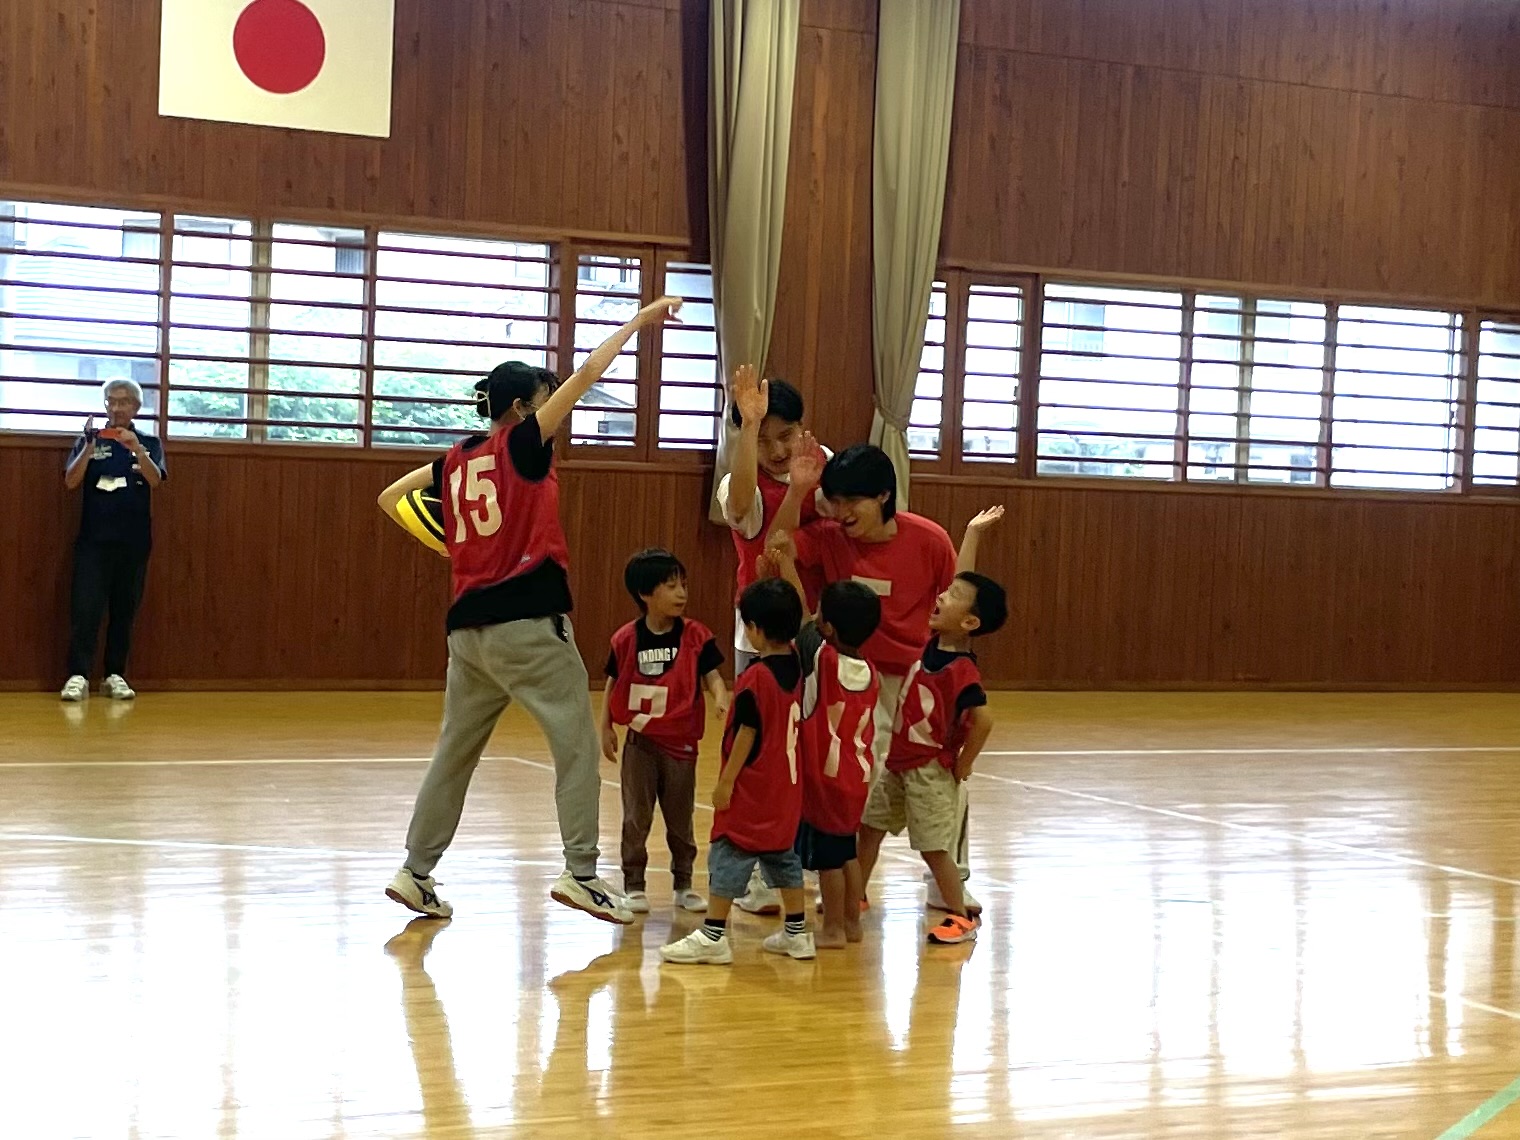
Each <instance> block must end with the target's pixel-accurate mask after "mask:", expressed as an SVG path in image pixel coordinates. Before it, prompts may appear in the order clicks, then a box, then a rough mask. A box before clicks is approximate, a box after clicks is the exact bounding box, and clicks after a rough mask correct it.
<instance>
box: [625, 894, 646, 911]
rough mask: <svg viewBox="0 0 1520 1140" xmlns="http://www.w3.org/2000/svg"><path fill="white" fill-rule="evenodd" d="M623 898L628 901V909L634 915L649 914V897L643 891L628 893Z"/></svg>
mask: <svg viewBox="0 0 1520 1140" xmlns="http://www.w3.org/2000/svg"><path fill="white" fill-rule="evenodd" d="M623 897H624V898H625V899H627V900H628V909H629V910H631V911H633V913H634V914H648V913H649V896H648V895H646V894H645V893H644V892H643V891H629V892H628V893H627V894H626V895H624V896H623Z"/></svg>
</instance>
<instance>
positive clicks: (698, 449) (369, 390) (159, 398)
mask: <svg viewBox="0 0 1520 1140" xmlns="http://www.w3.org/2000/svg"><path fill="white" fill-rule="evenodd" d="M0 198H3V199H4V200H6V201H12V200H13V201H15V202H17V203H18V204H28V205H33V206H36V207H38V208H39V209H44V208H48V207H81V208H94V209H103V210H109V211H118V212H121V213H127V214H140V215H145V218H144V219H143V220H142V222H147V224H142V222H140V223H139V224H135V225H132V224H129V223H128V222H123V223H121V225H120V226H119V227H117V228H118V231H119V232H120V233H122V235H123V241H124V242H125V241H127V240H128V237H127V233H128V230H131V231H132V232H133V233H136V232H139V231H141V232H144V233H148V234H153V235H155V236H156V238H157V240H158V242H159V248H158V256H157V257H156V258H143V257H140V256H137V254H138V253H139V252H140V251H138V250H136V249H132V250H129V251H126V252H123V253H122V254H121V255H119V256H117V257H109V258H108V257H104V256H101V255H95V254H86V253H74V252H68V251H64V252H61V253H59V254H58V255H57V256H59V257H67V258H73V259H76V260H77V259H81V258H83V259H85V260H91V261H108V262H115V263H123V264H145V265H147V266H149V267H150V269H149V271H150V272H151V273H153V274H154V276H155V280H154V285H153V288H151V289H146V291H143V290H138V291H136V292H142V295H143V296H144V297H146V298H151V301H150V302H149V303H150V304H151V305H153V306H155V308H154V309H153V311H154V314H155V316H154V319H153V320H152V321H151V323H145V324H144V325H143V327H144V328H145V329H151V330H153V333H154V334H155V335H156V338H157V343H156V346H155V348H154V350H153V351H152V352H151V354H144V362H145V363H151V367H152V375H153V377H154V380H153V381H152V385H151V387H152V388H153V400H154V401H155V403H154V404H152V405H151V406H152V411H151V412H150V413H149V414H148V415H147V416H145V417H144V420H145V422H146V421H147V420H149V419H151V421H152V423H153V425H154V430H155V431H156V432H157V433H158V435H159V436H160V438H170V439H172V441H173V443H174V445H175V446H176V447H181V448H183V447H187V446H188V447H192V448H196V449H202V448H209V449H220V448H225V447H229V446H231V447H234V448H248V447H255V448H278V449H280V450H283V451H291V450H292V449H299V450H305V451H309V450H313V449H315V450H339V451H343V452H345V453H347V454H350V455H353V454H356V453H360V452H363V453H366V454H369V453H373V454H374V455H375V456H376V457H383V456H387V455H389V454H391V453H393V452H394V453H405V452H408V451H412V452H417V451H431V450H436V447H434V446H433V445H429V444H414V443H392V442H389V441H388V440H377V436H378V435H383V434H384V433H385V431H386V429H385V428H384V427H382V426H380V425H377V424H376V422H375V419H376V402H377V400H381V399H386V398H387V397H381V396H379V395H377V392H376V388H377V375H378V374H379V373H381V372H384V371H385V369H384V368H382V367H381V366H379V365H378V364H377V355H378V353H377V341H376V336H377V333H378V330H377V325H378V315H379V313H380V312H381V311H382V309H383V306H381V305H380V304H379V289H380V284H381V281H382V278H381V275H380V273H379V262H380V253H381V252H382V249H383V246H384V242H383V236H384V235H389V234H402V235H405V234H415V235H418V236H424V237H433V236H436V237H440V238H460V239H465V240H469V239H475V240H483V241H496V242H516V243H523V244H532V245H542V246H546V247H547V249H548V266H549V280H548V286H547V293H548V298H549V304H548V333H547V343H546V346H545V355H546V359H547V363H548V366H549V367H550V368H551V369H553V370H555V371H556V372H557V373H559V374H560V375H562V376H568V373H569V371H570V368H569V364H570V362H571V361H573V359H574V340H575V323H576V322H575V317H574V314H575V298H576V284H577V279H578V275H577V274H576V273H575V272H574V271H573V268H572V269H567V267H574V266H577V265H578V264H579V259H580V257H581V256H582V255H585V254H590V255H595V256H613V257H627V258H637V259H638V261H639V263H640V271H641V281H640V291H639V297H638V301H639V304H640V306H643V305H647V304H649V303H651V302H652V301H654V300H655V299H656V298H657V297H658V296H659V295H660V289H661V287H662V285H663V283H664V279H665V276H666V273H667V270H668V267H669V266H671V265H672V264H677V263H685V264H698V263H696V262H694V261H693V259H692V257H691V251H690V249H689V248H688V247H687V246H686V245H685V243H681V244H676V243H674V242H671V243H662V242H659V241H649V240H645V241H635V242H628V241H627V240H619V239H617V238H615V237H611V236H603V235H576V234H563V233H552V232H542V231H540V232H532V231H531V230H518V229H515V228H509V227H496V226H492V225H490V224H489V223H483V224H470V223H465V224H455V223H451V222H448V221H446V220H441V219H419V218H389V217H387V218H378V217H373V216H364V215H349V216H343V217H340V216H337V215H334V214H333V213H331V212H323V211H303V210H290V211H280V212H278V213H271V214H267V215H265V214H260V215H249V214H247V213H246V212H242V211H237V210H228V209H223V208H220V207H218V206H217V205H215V204H211V203H198V202H191V201H179V200H172V201H171V200H164V199H158V200H154V201H147V200H139V201H134V200H133V199H132V197H131V196H122V197H120V198H115V199H111V200H105V199H100V198H96V197H93V196H83V195H81V196H78V197H73V196H69V195H61V194H56V193H51V192H49V193H40V194H39V193H37V192H36V191H35V190H33V189H31V188H25V187H3V186H0ZM207 218H216V219H218V220H225V221H226V222H227V223H229V224H230V225H231V226H234V227H236V226H238V225H239V224H241V225H246V226H248V227H249V231H248V235H247V237H241V236H237V234H236V230H232V231H229V232H230V234H231V236H230V238H229V240H230V241H231V242H232V243H234V248H236V243H238V242H242V241H246V242H248V243H249V247H250V250H251V257H250V265H249V267H248V269H247V272H248V273H249V275H250V288H249V292H248V295H247V296H246V297H243V296H240V295H239V296H234V295H232V294H229V295H228V296H227V297H226V298H225V299H226V300H229V301H233V302H234V303H236V304H239V305H242V304H246V305H247V307H248V321H247V327H246V328H243V327H239V328H236V329H231V328H229V330H228V331H233V332H246V333H247V335H248V337H249V345H248V354H247V367H248V377H247V382H246V384H245V385H239V386H237V387H235V388H228V389H227V392H228V393H229V394H236V395H239V396H241V397H243V399H244V403H243V406H242V408H241V410H240V415H239V416H238V417H237V419H236V420H229V421H228V422H232V423H236V424H237V425H238V427H239V428H240V429H241V430H240V434H238V435H237V436H210V435H193V434H184V432H183V429H182V428H181V427H180V426H179V425H180V424H182V423H185V422H189V421H187V420H186V417H184V416H174V415H172V414H171V403H172V400H173V392H174V391H175V390H176V389H180V388H183V385H184V382H183V381H182V382H181V383H180V384H175V383H173V382H172V381H171V379H170V375H171V371H172V368H173V364H174V362H175V361H177V360H179V359H181V358H182V357H184V356H185V355H186V354H185V353H184V352H179V353H174V352H171V351H170V343H171V335H172V333H173V330H174V329H175V328H176V327H179V325H177V323H176V321H175V320H174V319H173V317H174V301H175V299H176V297H178V296H185V295H189V296H191V297H195V296H197V294H196V292H195V290H194V289H193V287H192V288H186V287H185V286H183V285H181V286H179V287H178V289H176V286H175V284H174V274H175V268H176V251H175V240H176V238H177V237H183V236H192V237H193V236H197V235H198V234H200V233H201V232H202V230H201V227H200V225H199V222H200V221H201V220H202V219H207ZM148 219H151V222H148ZM7 222H8V224H7V226H6V231H5V236H6V238H7V245H8V246H9V245H13V246H14V247H15V252H17V253H18V254H27V253H30V252H32V251H31V250H30V249H28V248H27V247H26V244H25V242H24V241H23V240H22V239H23V235H24V227H25V225H26V222H25V219H15V220H14V223H13V224H12V223H10V219H9V217H8V216H7ZM49 224H53V223H49ZM61 224H62V225H66V226H69V225H76V224H77V225H79V226H80V227H82V228H85V229H88V230H90V231H92V232H95V231H100V230H101V229H102V227H101V225H99V224H95V223H90V224H88V225H86V224H85V223H73V222H67V223H61ZM280 225H296V226H308V227H314V228H321V229H329V228H331V229H339V230H343V231H350V232H351V233H353V234H360V233H362V235H363V244H362V246H360V245H358V244H357V242H356V241H353V240H348V241H344V240H342V235H340V236H338V237H335V238H334V249H335V250H337V251H338V252H337V253H336V254H335V256H336V257H338V258H340V259H341V257H342V256H343V252H342V251H343V250H345V249H355V250H359V251H360V252H359V254H358V255H357V256H359V257H362V272H360V273H355V274H344V276H345V277H348V276H353V277H357V278H358V279H359V280H360V281H361V285H360V293H361V297H362V301H361V303H360V304H359V305H358V306H357V307H358V309H359V312H360V330H361V331H360V333H359V334H358V335H359V344H360V352H359V358H358V363H356V364H354V365H341V366H340V365H337V364H334V365H332V367H334V368H343V369H349V368H351V369H352V370H353V371H355V372H357V373H358V375H359V389H358V392H357V394H356V396H348V395H346V394H343V395H341V396H339V395H336V394H334V395H333V396H332V398H333V399H339V398H341V399H357V401H358V403H359V410H358V419H357V422H356V423H353V424H348V423H346V422H345V423H342V424H337V423H335V424H333V425H332V426H333V427H336V428H342V429H345V430H347V429H352V430H354V431H355V433H356V434H355V438H354V439H353V440H352V441H328V440H278V439H271V438H270V435H271V433H272V431H273V430H274V429H275V428H277V427H278V426H280V425H278V424H274V423H271V422H268V421H269V411H270V400H271V398H272V397H273V396H274V395H276V393H274V392H271V391H270V387H269V371H270V367H271V365H272V364H274V363H277V362H275V361H271V360H270V358H269V341H270V339H271V337H272V336H274V335H277V334H278V333H279V331H280V330H277V329H273V328H271V327H270V325H271V324H272V323H273V322H272V321H271V320H270V308H271V305H272V304H274V303H275V299H274V298H272V297H271V295H270V294H271V292H272V284H273V281H274V276H273V271H272V268H271V261H272V255H273V250H274V246H275V242H276V241H277V240H279V239H277V238H276V236H275V234H276V227H277V226H280ZM349 256H350V257H354V256H355V255H354V254H349ZM236 260H237V254H236V253H234V255H233V257H232V258H230V259H229V261H236ZM185 261H186V262H187V263H188V264H191V265H194V264H198V263H196V262H195V261H194V260H193V258H187V259H185ZM339 268H341V267H339ZM238 271H239V272H241V271H242V270H238ZM338 271H339V269H338V268H335V270H334V272H338ZM39 287H42V286H39ZM55 288H56V291H57V295H58V296H60V297H62V296H66V295H67V294H68V292H69V287H68V286H66V285H59V286H56V287H55ZM213 299H220V298H213ZM567 314H568V319H567ZM462 315H470V314H462ZM480 315H482V316H484V315H487V314H480ZM346 339H351V337H348V338H346ZM639 341H640V343H639V346H638V348H637V350H636V352H635V356H636V358H637V362H638V382H637V385H636V393H637V395H636V404H635V416H636V427H635V436H634V439H633V442H632V443H631V445H630V446H627V447H616V448H602V447H599V446H597V445H594V444H586V443H580V444H572V443H571V442H570V439H569V436H568V433H562V434H561V436H560V439H559V443H558V451H559V454H560V455H561V456H562V457H564V458H566V459H569V460H571V461H572V462H575V463H576V464H578V465H584V464H588V463H594V464H609V463H610V464H612V465H614V466H627V465H629V464H645V465H647V464H661V465H670V464H675V465H679V466H682V467H706V466H711V464H712V463H713V461H714V456H715V451H716V447H717V441H716V439H715V441H714V443H713V445H712V446H702V445H700V444H695V445H692V446H682V447H669V446H665V445H664V444H663V443H662V442H661V440H660V438H659V423H660V395H661V391H660V389H661V378H662V369H661V364H662V358H663V352H662V345H663V336H662V335H650V333H649V332H646V333H644V334H643V335H641V336H640V338H639ZM58 351H59V352H62V351H63V350H62V349H59V350H58ZM55 355H56V353H55ZM190 355H192V356H193V355H195V354H193V353H192V354H190ZM233 363H234V364H240V363H242V361H241V360H238V361H234V362H233ZM715 368H716V363H715ZM15 379H16V380H17V381H18V382H21V381H25V380H27V377H24V376H17V377H15ZM714 381H715V391H716V393H717V396H716V397H715V398H716V399H717V402H718V408H717V411H716V413H715V416H714V426H715V430H720V429H721V423H722V416H723V408H724V406H723V402H722V395H721V394H722V391H723V385H722V380H721V377H719V376H718V375H717V374H716V371H715V374H714ZM35 382H36V383H42V384H46V383H52V382H53V381H50V380H47V379H46V378H45V377H42V376H38V377H37V378H36V381H35ZM58 383H68V384H73V385H75V386H81V385H83V384H84V382H83V381H58ZM144 387H150V385H149V384H146V383H145V384H144ZM302 394H303V395H304V394H305V393H302ZM311 395H312V396H313V397H317V398H321V397H322V395H323V393H321V392H313V393H311ZM14 410H15V412H16V413H17V414H18V415H19V414H23V413H25V412H27V411H28V410H30V409H29V408H27V407H25V406H21V405H19V404H18V407H17V408H16V409H14ZM48 414H49V415H52V414H54V413H51V412H50V413H48ZM57 415H58V416H59V417H60V419H59V421H58V422H59V423H60V424H62V423H63V422H65V421H66V419H67V416H68V415H69V413H65V412H59V413H57ZM303 422H304V421H303ZM450 430H452V429H450ZM68 434H69V433H68V431H67V430H65V429H63V428H61V427H53V426H45V427H42V428H38V429H33V428H29V427H16V428H10V427H7V428H0V442H10V441H13V440H14V441H21V442H24V441H27V440H32V439H37V438H47V437H58V436H66V435H68Z"/></svg>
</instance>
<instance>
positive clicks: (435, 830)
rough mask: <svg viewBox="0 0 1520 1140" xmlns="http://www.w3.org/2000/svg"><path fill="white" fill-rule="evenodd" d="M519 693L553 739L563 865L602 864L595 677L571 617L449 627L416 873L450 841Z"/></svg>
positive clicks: (418, 824) (584, 871)
mask: <svg viewBox="0 0 1520 1140" xmlns="http://www.w3.org/2000/svg"><path fill="white" fill-rule="evenodd" d="M561 631H563V636H561ZM513 701H518V702H520V703H521V704H522V706H523V708H525V709H527V710H528V713H529V714H530V715H531V716H532V717H533V719H534V720H536V721H537V722H538V727H539V728H540V729H542V730H543V733H544V736H545V737H547V738H548V741H549V752H550V754H551V755H553V757H554V801H555V806H556V808H557V810H558V814H559V833H560V838H561V839H562V840H563V841H564V844H565V866H566V867H568V868H569V869H570V872H571V873H572V874H575V875H579V876H582V877H585V876H588V875H595V874H596V859H597V838H598V832H599V829H600V823H601V796H602V777H601V772H600V770H599V769H598V767H597V764H598V762H599V758H600V754H601V748H600V745H599V744H598V742H597V736H596V730H595V728H594V727H593V724H592V719H591V685H590V681H589V679H588V677H587V675H586V665H585V662H583V661H582V660H581V655H580V651H579V650H577V649H576V647H575V634H574V631H573V630H572V629H571V627H570V619H569V618H533V619H530V620H525V621H511V622H504V623H502V624H501V625H487V626H481V627H480V628H478V629H456V630H455V631H454V632H453V633H451V634H449V672H448V681H447V682H446V686H445V690H444V696H443V728H442V730H441V731H440V732H439V735H438V747H437V748H436V749H435V750H434V752H433V762H432V763H431V764H430V765H428V770H427V775H426V776H424V777H423V778H422V787H421V788H420V789H419V790H418V792H417V806H416V807H415V808H414V809H413V810H412V824H411V827H409V828H408V829H407V833H406V850H407V859H406V865H407V867H409V868H410V869H411V870H413V871H415V872H416V873H417V874H419V875H430V874H432V871H433V868H434V867H435V866H437V864H438V860H439V858H440V857H441V856H442V855H443V853H444V851H445V850H446V849H447V848H448V846H449V844H450V843H452V842H453V841H454V832H455V831H456V830H457V829H458V827H459V816H460V814H461V813H462V812H463V811H464V797H465V792H467V791H468V790H469V787H470V777H471V776H473V775H474V774H475V766H476V765H477V764H479V763H480V754H481V753H482V752H484V751H485V747H486V742H487V741H488V740H490V739H491V732H492V730H494V729H495V728H496V722H497V721H498V720H500V719H501V714H502V713H504V712H506V711H507V706H508V705H510V704H511V703H512V702H513Z"/></svg>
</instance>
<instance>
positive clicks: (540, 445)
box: [507, 414, 554, 483]
mask: <svg viewBox="0 0 1520 1140" xmlns="http://www.w3.org/2000/svg"><path fill="white" fill-rule="evenodd" d="M507 453H508V454H509V455H510V456H511V457H512V466H513V467H514V468H515V469H516V471H517V473H518V474H519V475H521V476H522V477H523V478H524V479H528V480H531V481H532V482H535V483H536V482H538V481H539V480H541V479H546V478H548V476H549V467H550V465H551V464H552V463H553V462H554V440H552V439H550V440H545V439H544V434H543V429H542V428H540V427H539V426H538V416H537V414H534V415H531V416H529V417H528V418H527V419H525V420H523V422H522V423H520V424H518V425H517V426H516V427H515V428H513V429H512V431H511V433H510V434H509V435H508V436H507Z"/></svg>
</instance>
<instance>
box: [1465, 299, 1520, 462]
mask: <svg viewBox="0 0 1520 1140" xmlns="http://www.w3.org/2000/svg"><path fill="white" fill-rule="evenodd" d="M1477 352H1478V383H1477V395H1476V406H1475V408H1474V410H1473V413H1474V414H1473V455H1472V481H1473V482H1474V483H1475V484H1481V485H1487V486H1493V485H1495V484H1499V485H1505V486H1510V487H1513V486H1515V485H1516V484H1517V483H1520V322H1517V321H1493V320H1485V321H1482V322H1481V323H1480V324H1479V326H1478V345H1477Z"/></svg>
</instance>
